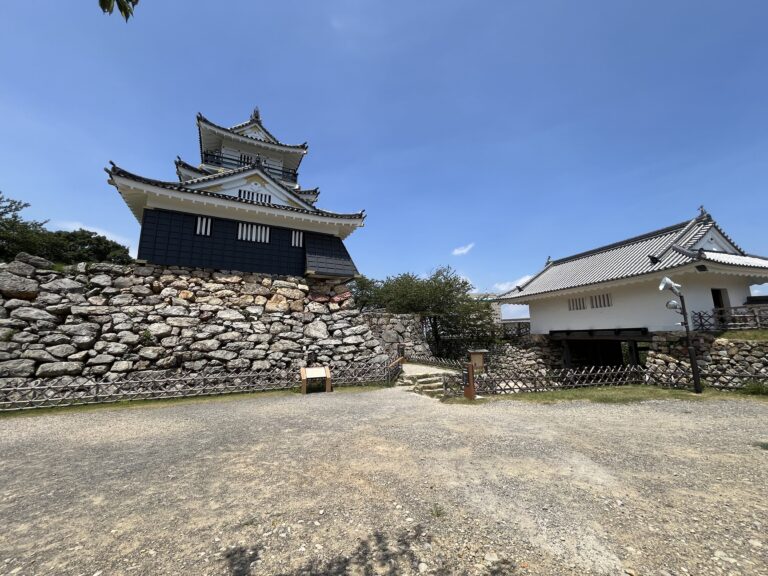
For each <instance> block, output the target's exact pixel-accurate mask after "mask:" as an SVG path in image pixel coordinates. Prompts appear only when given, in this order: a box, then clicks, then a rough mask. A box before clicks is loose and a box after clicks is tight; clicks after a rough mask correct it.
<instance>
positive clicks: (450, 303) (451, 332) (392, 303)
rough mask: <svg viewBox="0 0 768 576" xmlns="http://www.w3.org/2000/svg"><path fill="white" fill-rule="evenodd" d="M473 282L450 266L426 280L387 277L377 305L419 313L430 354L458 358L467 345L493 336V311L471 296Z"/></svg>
mask: <svg viewBox="0 0 768 576" xmlns="http://www.w3.org/2000/svg"><path fill="white" fill-rule="evenodd" d="M472 288H473V287H472V283H471V282H469V281H468V280H466V279H465V278H462V277H461V276H460V275H459V274H458V273H457V272H456V271H455V270H453V269H452V268H451V267H449V266H444V267H440V268H437V269H436V270H435V271H434V272H432V274H431V275H430V276H429V277H427V278H421V277H419V276H416V275H415V274H411V273H405V274H399V275H398V276H394V277H389V278H387V279H386V280H384V282H382V283H381V285H380V286H379V288H378V290H377V296H376V297H377V300H378V302H379V303H380V304H381V305H382V306H383V307H384V308H386V309H387V310H388V311H390V312H393V313H398V314H406V313H410V314H418V315H419V316H421V318H422V321H423V322H424V323H425V324H426V326H425V328H426V329H427V330H426V331H427V333H428V335H429V338H430V339H431V344H432V349H433V352H434V353H435V354H436V355H438V356H440V355H448V356H458V355H461V354H463V353H464V350H463V348H465V347H466V346H467V345H489V344H490V343H492V342H493V341H494V339H495V337H496V330H497V328H496V325H495V323H494V320H493V310H492V308H491V306H490V304H489V303H488V302H483V301H480V300H476V299H475V298H473V297H472V295H471V291H472Z"/></svg>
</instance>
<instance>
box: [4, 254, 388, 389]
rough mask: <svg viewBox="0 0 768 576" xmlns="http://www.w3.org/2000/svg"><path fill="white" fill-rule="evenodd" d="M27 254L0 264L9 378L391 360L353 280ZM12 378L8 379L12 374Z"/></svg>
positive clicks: (14, 380) (6, 374) (281, 367)
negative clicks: (359, 303) (59, 262)
mask: <svg viewBox="0 0 768 576" xmlns="http://www.w3.org/2000/svg"><path fill="white" fill-rule="evenodd" d="M52 268H53V265H52V264H51V263H50V262H47V261H45V260H43V259H41V258H37V257H34V256H30V255H28V254H20V255H19V256H18V257H17V259H16V260H15V261H14V262H11V263H9V264H6V265H4V266H2V267H1V268H0V294H1V295H2V297H1V298H0V387H2V386H3V385H4V384H5V383H11V384H16V385H18V384H19V381H22V382H23V381H31V380H34V379H50V378H56V377H61V376H70V377H74V376H87V377H90V378H95V377H101V378H109V377H117V376H118V375H121V374H125V373H128V372H134V371H145V370H168V369H179V370H183V371H188V372H193V373H195V372H200V371H202V370H207V369H210V368H221V369H226V370H265V369H277V370H287V369H296V368H298V367H300V366H304V365H305V364H306V357H307V354H308V353H311V352H313V353H315V355H316V357H317V362H318V363H321V364H325V365H330V366H332V367H334V366H335V367H341V366H347V365H349V364H350V363H358V362H371V361H379V362H386V361H387V358H388V357H387V354H386V352H385V349H384V347H383V346H382V345H381V342H380V341H379V340H378V338H376V336H375V335H374V334H373V333H372V332H371V329H370V328H369V326H368V324H367V323H366V322H365V320H364V318H363V316H362V315H361V313H360V311H359V310H358V309H357V308H356V307H355V303H354V301H353V299H352V297H351V294H350V292H349V291H348V289H347V287H346V286H345V285H343V284H340V285H335V284H334V283H327V282H308V281H307V280H306V279H304V278H293V277H287V278H276V277H271V276H265V275H259V274H241V273H238V272H226V271H220V272H214V271H211V270H199V269H185V268H163V267H158V266H149V265H147V266H142V265H135V266H134V265H132V266H118V265H114V264H90V265H85V264H79V265H77V266H75V267H70V268H68V269H67V270H66V271H56V270H53V269H52ZM9 379H10V380H11V382H9Z"/></svg>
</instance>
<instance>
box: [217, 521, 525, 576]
mask: <svg viewBox="0 0 768 576" xmlns="http://www.w3.org/2000/svg"><path fill="white" fill-rule="evenodd" d="M431 540H432V539H431V537H430V535H429V534H427V533H426V531H425V530H424V528H423V527H422V526H421V525H416V526H415V527H413V528H412V529H411V530H404V531H402V532H400V533H399V534H398V535H396V536H395V537H394V538H392V537H387V535H386V534H384V533H382V532H380V531H376V532H374V533H373V534H371V535H370V536H369V537H368V538H366V539H365V540H361V541H360V542H359V543H358V545H357V548H355V550H354V551H352V552H351V553H349V554H344V555H339V556H335V557H333V558H329V559H325V560H321V559H313V560H309V561H307V562H306V563H305V564H304V565H303V566H301V567H299V568H296V569H295V570H291V571H289V572H280V573H279V574H277V575H276V576H319V575H324V576H342V575H346V574H362V575H365V576H397V575H398V574H403V573H405V572H418V571H419V564H420V563H421V562H424V561H425V560H422V559H420V558H419V556H418V551H417V550H416V548H417V547H418V546H419V545H424V544H429V543H431ZM248 550H254V549H253V548H251V549H248ZM248 550H244V549H237V551H235V550H233V553H234V554H235V556H237V557H236V558H233V559H230V571H231V574H232V575H233V576H234V575H236V576H246V575H249V574H251V571H250V568H249V565H250V563H251V562H253V561H254V560H255V559H257V558H258V551H255V552H253V554H254V556H253V557H251V556H249V555H248V554H247V552H248ZM233 560H234V563H233ZM451 560H452V559H450V558H449V559H446V560H443V561H442V562H441V563H440V565H439V566H435V565H434V560H432V561H431V562H430V561H429V560H427V561H426V562H425V563H427V565H428V566H427V568H428V570H429V573H430V574H433V575H435V576H450V575H452V574H457V573H458V572H456V570H455V569H454V570H451V569H450V568H449V566H451V565H455V563H454V562H452V561H451ZM242 567H244V570H245V571H240V570H242ZM515 568H516V566H515V564H514V563H512V562H509V561H506V560H500V561H497V562H494V563H493V565H491V566H488V567H487V572H486V574H487V575H488V576H502V575H505V574H512V573H513V572H514V571H515ZM253 573H254V574H255V573H256V570H254V572H253Z"/></svg>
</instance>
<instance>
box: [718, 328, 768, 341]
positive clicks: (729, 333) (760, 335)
mask: <svg viewBox="0 0 768 576" xmlns="http://www.w3.org/2000/svg"><path fill="white" fill-rule="evenodd" d="M717 337H718V338H725V339H726V340H768V330H726V331H725V332H720V333H719V334H718V335H717Z"/></svg>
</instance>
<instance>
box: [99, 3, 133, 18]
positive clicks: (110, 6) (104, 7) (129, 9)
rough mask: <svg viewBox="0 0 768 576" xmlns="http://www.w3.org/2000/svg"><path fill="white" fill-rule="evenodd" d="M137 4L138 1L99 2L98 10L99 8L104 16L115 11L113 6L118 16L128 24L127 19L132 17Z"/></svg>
mask: <svg viewBox="0 0 768 576" xmlns="http://www.w3.org/2000/svg"><path fill="white" fill-rule="evenodd" d="M138 3H139V0H99V8H101V11H102V12H104V14H112V13H113V12H114V11H115V6H117V10H118V12H120V15H121V16H122V17H123V18H125V21H126V22H128V19H129V18H130V17H131V16H133V9H134V8H135V7H136V5H137V4H138Z"/></svg>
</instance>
